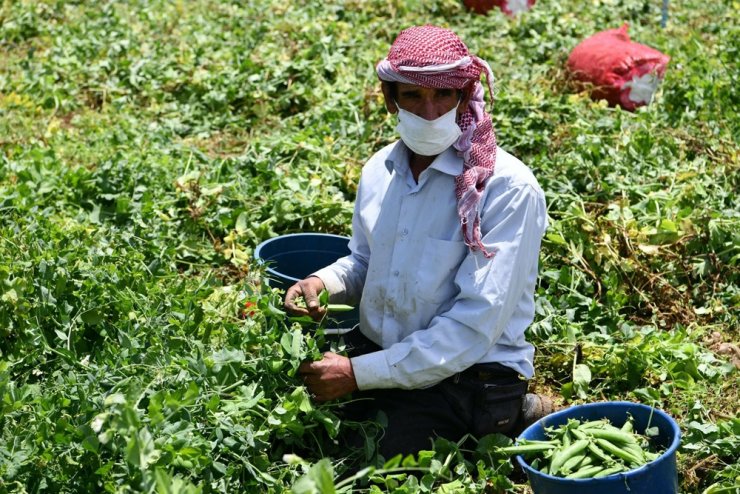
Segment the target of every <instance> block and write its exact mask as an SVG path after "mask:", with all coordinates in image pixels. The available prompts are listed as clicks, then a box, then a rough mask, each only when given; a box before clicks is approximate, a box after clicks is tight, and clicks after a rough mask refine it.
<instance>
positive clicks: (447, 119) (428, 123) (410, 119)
mask: <svg viewBox="0 0 740 494" xmlns="http://www.w3.org/2000/svg"><path fill="white" fill-rule="evenodd" d="M396 107H397V108H398V125H397V126H396V130H397V131H398V133H399V134H401V139H402V140H403V142H404V144H406V145H407V146H408V147H409V149H411V150H412V151H413V152H415V153H416V154H420V155H422V156H436V155H438V154H439V153H441V152H442V151H444V150H445V149H447V148H448V147H450V146H451V145H452V144H453V143H454V142H455V141H456V140H457V139H458V138H459V137H460V135H462V131H461V130H460V127H459V126H458V125H457V123H456V122H455V119H456V117H457V105H455V107H454V108H453V109H452V110H450V111H448V112H447V113H445V114H444V115H442V116H441V117H439V118H437V119H434V120H427V119H425V118H422V117H420V116H418V115H414V114H413V113H411V112H409V111H406V110H404V109H402V108H401V107H400V106H398V103H396Z"/></svg>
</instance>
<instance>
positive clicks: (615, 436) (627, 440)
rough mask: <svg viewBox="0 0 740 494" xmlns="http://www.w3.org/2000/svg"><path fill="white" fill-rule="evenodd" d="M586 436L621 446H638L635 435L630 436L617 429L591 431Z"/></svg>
mask: <svg viewBox="0 0 740 494" xmlns="http://www.w3.org/2000/svg"><path fill="white" fill-rule="evenodd" d="M586 434H589V435H591V436H592V437H598V438H601V439H606V440H607V441H609V442H612V443H614V444H621V445H627V444H634V445H635V446H637V439H636V438H635V436H634V435H632V434H629V433H627V432H622V431H620V430H619V429H617V428H613V430H612V429H590V430H589V431H588V432H586Z"/></svg>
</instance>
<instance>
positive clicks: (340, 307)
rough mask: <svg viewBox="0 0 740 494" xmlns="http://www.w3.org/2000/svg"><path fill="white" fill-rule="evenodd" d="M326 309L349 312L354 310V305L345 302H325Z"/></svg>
mask: <svg viewBox="0 0 740 494" xmlns="http://www.w3.org/2000/svg"><path fill="white" fill-rule="evenodd" d="M326 310H327V311H328V312H349V311H351V310H354V307H352V306H351V305H345V304H327V305H326Z"/></svg>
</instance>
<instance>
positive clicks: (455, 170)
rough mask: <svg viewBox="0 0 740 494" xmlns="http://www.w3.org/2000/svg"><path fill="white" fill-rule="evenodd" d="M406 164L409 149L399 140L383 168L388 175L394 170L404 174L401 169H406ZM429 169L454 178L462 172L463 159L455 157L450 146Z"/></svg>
mask: <svg viewBox="0 0 740 494" xmlns="http://www.w3.org/2000/svg"><path fill="white" fill-rule="evenodd" d="M408 163H409V148H408V147H406V145H405V144H404V143H403V141H402V140H400V139H399V140H398V141H397V142H396V145H395V146H393V149H392V150H391V152H390V153H389V154H388V157H387V158H386V160H385V168H386V169H387V170H388V173H393V170H394V169H395V170H396V173H404V172H405V168H402V167H408ZM429 168H432V169H434V170H437V171H439V172H442V173H446V174H447V175H452V176H453V177H456V176H458V175H460V174H461V173H462V171H463V159H462V158H461V157H459V156H458V155H457V151H456V150H455V148H454V147H452V146H450V147H448V148H447V149H445V150H444V151H443V152H442V153H441V154H440V155H439V156H437V157H436V158H435V159H434V161H432V164H431V165H429Z"/></svg>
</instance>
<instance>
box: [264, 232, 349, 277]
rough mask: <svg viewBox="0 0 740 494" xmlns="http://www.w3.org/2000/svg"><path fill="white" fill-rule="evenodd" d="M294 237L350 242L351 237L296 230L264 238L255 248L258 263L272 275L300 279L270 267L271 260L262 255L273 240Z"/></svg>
mask: <svg viewBox="0 0 740 494" xmlns="http://www.w3.org/2000/svg"><path fill="white" fill-rule="evenodd" d="M294 237H308V238H332V239H341V240H345V241H347V242H349V240H350V237H348V236H346V235H337V234H336V233H322V232H296V233H285V234H283V235H278V236H276V237H271V238H268V239H266V240H263V241H262V242H260V243H259V244H257V246H256V247H255V248H254V253H253V257H254V259H255V260H256V261H257V264H258V265H259V266H262V267H264V269H265V271H267V273H268V274H271V275H277V276H280V277H282V278H285V279H288V280H290V281H292V282H294V283H297V282H299V281H300V279H299V278H296V277H294V276H289V275H287V274H284V273H280V272H279V271H277V270H276V269H273V268H272V267H270V261H269V260H267V259H264V258H263V257H262V250H263V249H264V248H265V247H267V246H269V245H270V244H272V243H273V242H276V241H279V240H285V239H291V238H294Z"/></svg>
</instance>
